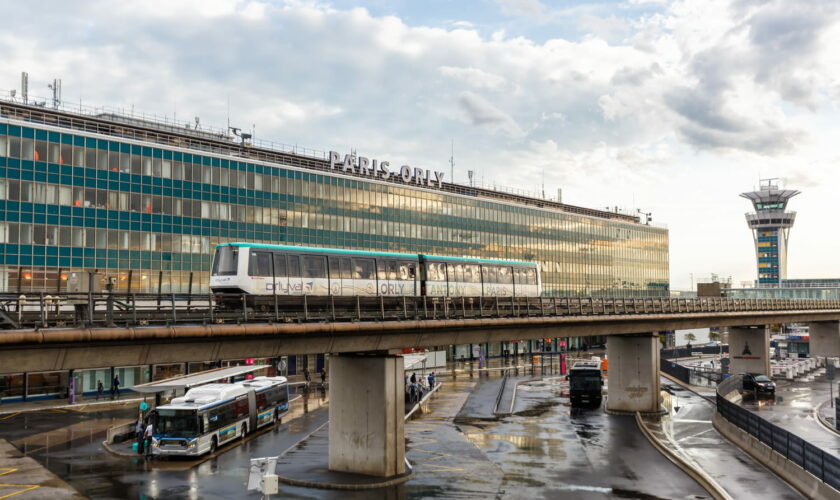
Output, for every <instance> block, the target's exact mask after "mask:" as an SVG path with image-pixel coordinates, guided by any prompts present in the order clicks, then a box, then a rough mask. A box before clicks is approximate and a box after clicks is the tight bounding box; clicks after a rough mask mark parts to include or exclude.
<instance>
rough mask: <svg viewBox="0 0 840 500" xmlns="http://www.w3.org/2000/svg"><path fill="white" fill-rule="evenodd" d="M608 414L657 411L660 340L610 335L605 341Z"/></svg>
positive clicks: (653, 334)
mask: <svg viewBox="0 0 840 500" xmlns="http://www.w3.org/2000/svg"><path fill="white" fill-rule="evenodd" d="M607 358H608V359H609V365H608V373H609V377H608V384H609V389H608V393H609V397H608V398H607V410H610V411H620V412H624V411H627V412H636V411H641V412H658V411H659V336H658V335H657V334H655V333H646V334H640V335H612V336H610V337H608V338H607Z"/></svg>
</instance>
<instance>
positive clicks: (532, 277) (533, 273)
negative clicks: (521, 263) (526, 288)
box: [526, 269, 537, 285]
mask: <svg viewBox="0 0 840 500" xmlns="http://www.w3.org/2000/svg"><path fill="white" fill-rule="evenodd" d="M526 271H527V273H528V284H529V285H536V284H537V270H536V269H527V270H526Z"/></svg>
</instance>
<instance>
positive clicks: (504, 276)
mask: <svg viewBox="0 0 840 500" xmlns="http://www.w3.org/2000/svg"><path fill="white" fill-rule="evenodd" d="M499 283H505V284H507V285H510V284H511V283H513V274H512V272H511V268H509V267H506V266H505V267H500V268H499Z"/></svg>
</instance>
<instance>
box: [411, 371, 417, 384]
mask: <svg viewBox="0 0 840 500" xmlns="http://www.w3.org/2000/svg"><path fill="white" fill-rule="evenodd" d="M411 383H412V384H416V383H417V374H415V373H414V372H412V373H411Z"/></svg>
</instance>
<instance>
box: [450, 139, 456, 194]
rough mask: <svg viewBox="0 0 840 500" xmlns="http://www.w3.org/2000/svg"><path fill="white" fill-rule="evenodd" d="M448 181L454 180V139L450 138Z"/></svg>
mask: <svg viewBox="0 0 840 500" xmlns="http://www.w3.org/2000/svg"><path fill="white" fill-rule="evenodd" d="M449 182H452V183H454V182H455V139H452V145H451V150H450V153H449Z"/></svg>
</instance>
